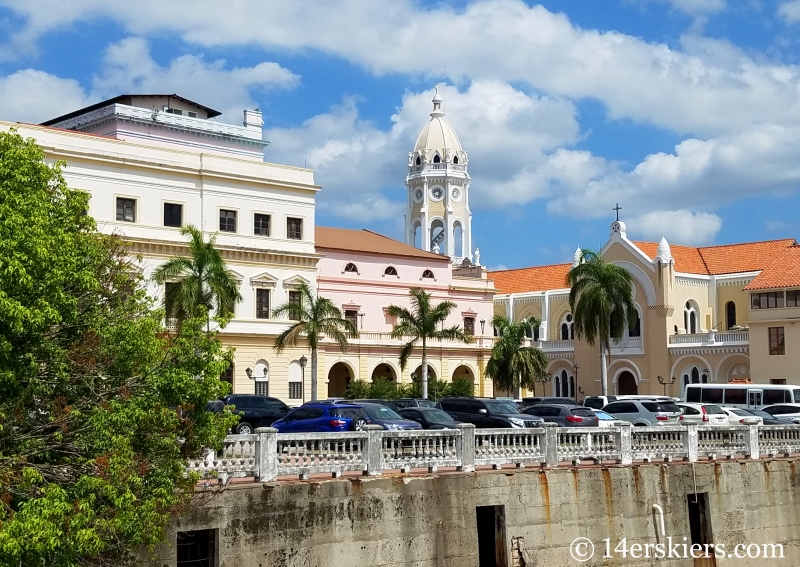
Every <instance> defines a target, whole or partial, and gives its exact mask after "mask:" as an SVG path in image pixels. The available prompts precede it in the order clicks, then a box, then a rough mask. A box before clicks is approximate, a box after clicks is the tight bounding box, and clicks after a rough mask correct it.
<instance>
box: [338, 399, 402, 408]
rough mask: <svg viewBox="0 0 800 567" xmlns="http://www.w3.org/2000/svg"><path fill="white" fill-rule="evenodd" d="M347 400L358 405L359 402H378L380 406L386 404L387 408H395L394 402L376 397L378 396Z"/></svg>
mask: <svg viewBox="0 0 800 567" xmlns="http://www.w3.org/2000/svg"><path fill="white" fill-rule="evenodd" d="M347 401H349V402H352V403H354V404H359V405H360V404H380V405H382V406H386V407H387V408H389V409H391V410H396V409H397V406H396V405H394V402H390V401H389V400H381V399H378V398H370V399H366V398H365V399H361V400H347Z"/></svg>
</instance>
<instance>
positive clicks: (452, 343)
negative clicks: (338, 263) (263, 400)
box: [323, 331, 495, 348]
mask: <svg viewBox="0 0 800 567" xmlns="http://www.w3.org/2000/svg"><path fill="white" fill-rule="evenodd" d="M470 338H471V340H470V342H468V343H465V342H463V341H459V340H455V339H444V340H428V343H427V345H428V346H429V347H441V346H449V347H461V348H476V347H479V348H480V347H487V348H488V347H491V346H492V344H493V343H494V341H495V338H494V337H490V336H488V335H487V336H483V337H482V336H480V335H474V336H472V337H470ZM323 340H324V341H329V342H332V339H329V338H327V337H326V338H325V339H323ZM407 341H408V340H407V339H395V338H393V337H392V334H391V333H380V332H372V331H360V332H359V333H358V337H357V338H355V339H350V343H351V344H354V345H358V344H361V345H365V344H378V345H389V346H394V345H397V346H400V345H402V344H405V343H406V342H407Z"/></svg>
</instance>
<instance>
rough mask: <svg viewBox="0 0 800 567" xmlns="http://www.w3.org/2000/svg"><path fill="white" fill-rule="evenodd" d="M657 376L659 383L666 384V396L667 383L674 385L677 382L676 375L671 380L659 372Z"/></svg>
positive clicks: (665, 391) (665, 393)
mask: <svg viewBox="0 0 800 567" xmlns="http://www.w3.org/2000/svg"><path fill="white" fill-rule="evenodd" d="M656 378H658V383H659V384H661V385H662V386H664V396H666V395H667V384H669V385H670V386H672V385H673V384H674V383H675V376H673V377H672V378H671V379H670V380H667V379H666V378H664V377H663V376H661V374H659V375H658V376H656Z"/></svg>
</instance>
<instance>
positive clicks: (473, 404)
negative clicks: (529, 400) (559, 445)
mask: <svg viewBox="0 0 800 567" xmlns="http://www.w3.org/2000/svg"><path fill="white" fill-rule="evenodd" d="M436 407H437V408H439V409H443V410H444V411H446V412H447V413H449V414H450V415H451V416H452V418H453V419H455V420H456V421H463V422H464V423H472V424H473V425H475V427H486V428H492V427H541V425H542V423H544V420H542V418H541V417H535V416H533V415H527V414H524V413H520V412H519V410H518V409H517V408H516V407H515V406H514V402H512V401H507V400H495V399H492V398H457V397H453V398H442V399H441V400H439V403H438V404H436Z"/></svg>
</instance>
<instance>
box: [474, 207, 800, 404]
mask: <svg viewBox="0 0 800 567" xmlns="http://www.w3.org/2000/svg"><path fill="white" fill-rule="evenodd" d="M796 249H797V246H796V242H795V241H794V239H784V240H774V241H766V242H749V243H743V244H733V245H728V246H709V247H702V248H694V247H688V246H670V245H669V243H668V242H667V241H666V239H662V240H661V242H660V243H654V242H633V241H631V240H629V239H628V237H627V234H626V227H625V223H623V222H621V221H616V222H614V223H613V224H612V225H611V232H610V237H609V240H608V241H607V242H606V244H605V245H604V246H603V248H602V250H601V253H602V254H603V256H604V258H606V259H607V260H609V261H611V262H613V263H614V264H616V265H618V266H621V267H623V268H625V269H626V270H627V271H628V272H629V273H630V274H631V275H632V276H633V281H634V299H635V302H636V308H637V311H638V315H639V317H638V324H637V325H636V326H635V327H634V328H631V329H626V330H625V333H624V335H625V336H624V338H623V339H622V340H621V341H619V342H618V343H615V344H613V345H612V349H611V353H610V359H609V360H610V361H609V365H608V391H609V393H610V394H614V393H616V394H634V393H642V394H664V393H666V394H668V395H674V396H679V395H681V392H682V389H683V386H685V385H686V384H688V383H696V382H728V381H730V380H733V379H751V380H753V381H754V382H759V383H783V382H784V381H785V382H787V383H796V384H800V371H798V370H797V369H798V368H800V359H798V357H797V355H796V354H795V356H794V357H792V356H791V355H789V356H783V357H780V355H769V354H768V352H769V350H768V346H769V340H768V332H769V331H768V330H767V329H768V328H770V327H771V326H779V325H780V326H782V328H784V330H785V337H786V352H787V353H788V352H790V350H791V349H790V348H789V345H791V344H794V345H797V344H798V341H800V336H798V334H797V333H798V332H800V327H799V328H797V329H795V326H794V323H793V321H791V316H795V317H800V307H798V308H795V307H785V308H782V309H774V310H754V309H751V305H753V303H752V301H753V300H752V294H751V289H752V288H751V287H750V286H753V285H758V282H759V281H760V280H761V281H767V280H766V279H765V278H766V275H767V274H769V273H776V272H780V271H781V269H780V268H770V265H771V264H772V263H773V262H774V261H775V259H776V258H779V257H781V258H782V257H784V255H787V254H792V253H793V251H795V252H794V256H792V258H794V260H793V261H794V265H795V266H796V265H797V259H798V255H797V253H796ZM579 259H580V250H577V251H576V253H575V257H574V258H573V262H572V263H564V264H556V265H551V266H536V267H531V268H521V269H518V270H504V271H497V272H490V273H489V278H490V279H492V280H493V281H494V282H495V286H496V287H497V289H498V292H499V293H498V295H496V296H495V313H500V314H503V315H506V316H508V317H511V318H512V319H513V320H514V321H519V320H521V319H523V318H526V317H530V316H535V317H537V318H538V319H540V320H541V321H542V324H541V327H540V328H539V329H538V333H537V335H536V336H535V337H531V339H530V340H529V342H530V343H532V344H537V345H538V346H540V347H541V348H542V349H543V350H544V351H545V353H546V354H547V357H548V358H549V359H550V367H549V369H548V372H549V373H550V374H551V376H552V380H551V382H550V383H548V384H547V385H546V387H545V388H546V392H547V394H549V395H558V396H569V397H577V398H579V399H580V398H583V397H584V396H585V395H597V394H599V393H600V391H601V386H600V358H599V347H598V346H594V347H590V346H589V345H588V344H586V343H585V342H583V341H579V340H575V336H574V331H573V322H572V314H571V313H570V309H569V302H568V296H569V288H568V287H567V284H566V277H567V274H568V272H569V270H570V269H571V268H572V266H573V265H575V264H576V263H577V262H578V260H579ZM786 262H787V263H791V262H790V261H789V260H786ZM794 273H795V274H796V273H797V272H796V271H795V272H794ZM795 280H796V281H795ZM776 281H777V280H773V279H770V280H768V281H767V285H773V284H775V283H776ZM792 282H794V283H792ZM777 283H781V284H785V285H781V286H779V289H777V290H774V289H770V290H769V291H771V292H773V293H783V294H785V293H787V292H786V288H787V287H792V286H795V287H800V277H796V278H794V279H791V278H789V279H787V280H786V281H783V280H779V281H777ZM787 297H788V296H787ZM784 301H786V300H785V299H784ZM784 305H785V304H784ZM795 311H796V313H795ZM774 333H775V331H773V334H774ZM773 350H774V349H773ZM794 352H797V351H796V350H795V351H794ZM791 359H794V362H793V363H792V362H790V360H791ZM576 369H577V373H576ZM673 378H674V383H672V380H673ZM662 382H663V384H662ZM539 393H541V392H539ZM511 394H512V395H522V394H525V393H524V392H512V393H511Z"/></svg>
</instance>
